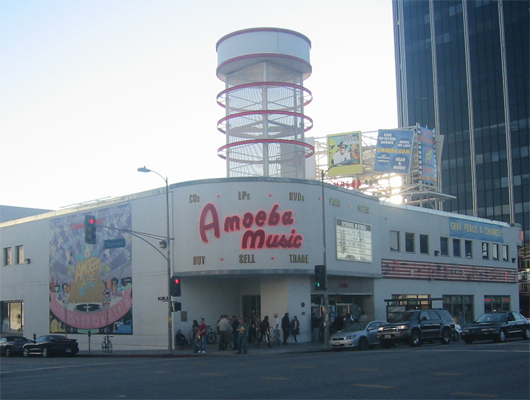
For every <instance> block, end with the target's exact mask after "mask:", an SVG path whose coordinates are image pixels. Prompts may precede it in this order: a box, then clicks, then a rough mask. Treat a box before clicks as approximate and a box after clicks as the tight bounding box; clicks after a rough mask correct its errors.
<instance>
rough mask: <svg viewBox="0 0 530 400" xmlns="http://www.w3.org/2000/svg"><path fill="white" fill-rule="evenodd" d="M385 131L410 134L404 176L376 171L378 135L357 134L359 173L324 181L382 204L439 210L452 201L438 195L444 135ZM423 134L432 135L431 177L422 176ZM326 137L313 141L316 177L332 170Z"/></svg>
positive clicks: (415, 130)
mask: <svg viewBox="0 0 530 400" xmlns="http://www.w3.org/2000/svg"><path fill="white" fill-rule="evenodd" d="M385 131H399V132H404V133H406V131H409V132H410V133H411V135H412V137H413V145H412V150H411V155H410V166H409V168H408V171H407V173H396V172H382V171H380V170H378V169H377V167H376V157H377V154H378V150H379V147H378V139H379V135H380V132H381V131H380V130H378V131H368V132H360V137H361V164H362V172H360V173H356V174H344V175H335V176H332V175H331V174H328V175H327V176H326V178H325V181H326V182H327V183H330V184H333V185H336V186H341V187H343V188H345V189H350V190H356V191H359V192H361V193H364V194H368V195H371V196H376V197H378V198H379V199H381V200H383V201H389V202H393V203H401V204H406V205H414V206H420V207H424V208H430V209H436V210H442V204H443V202H444V201H446V200H451V199H454V198H455V197H454V196H451V195H447V194H444V193H441V190H440V187H441V179H440V176H439V171H441V168H440V162H441V153H442V147H443V136H442V135H434V132H433V131H429V130H427V129H426V128H421V127H420V126H419V125H415V126H410V127H401V128H397V129H394V130H385ZM425 131H428V133H429V134H431V136H432V141H431V147H432V154H429V157H434V158H432V160H433V163H435V165H434V167H435V168H434V169H433V171H432V176H426V175H425V157H426V154H425V153H426V152H425V149H424V146H423V145H424V143H422V140H424V139H423V136H422V134H424V132H425ZM328 137H329V136H327V137H315V138H314V148H315V162H316V177H321V174H322V171H328V170H330V169H331V170H332V168H333V167H332V166H331V165H330V155H329V148H328ZM431 169H432V168H431Z"/></svg>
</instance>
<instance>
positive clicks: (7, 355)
mask: <svg viewBox="0 0 530 400" xmlns="http://www.w3.org/2000/svg"><path fill="white" fill-rule="evenodd" d="M6 357H11V349H10V348H9V347H6Z"/></svg>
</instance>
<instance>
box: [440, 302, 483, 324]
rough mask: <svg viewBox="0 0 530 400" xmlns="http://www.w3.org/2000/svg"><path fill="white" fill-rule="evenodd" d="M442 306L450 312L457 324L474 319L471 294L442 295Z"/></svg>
mask: <svg viewBox="0 0 530 400" xmlns="http://www.w3.org/2000/svg"><path fill="white" fill-rule="evenodd" d="M442 297H443V299H444V300H443V308H444V309H445V310H447V311H449V312H450V313H451V315H452V316H453V319H454V320H455V322H456V323H457V324H460V325H462V324H465V323H470V322H473V321H474V320H475V315H474V311H473V310H474V309H475V306H474V297H473V296H472V295H443V296H442Z"/></svg>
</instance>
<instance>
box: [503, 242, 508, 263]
mask: <svg viewBox="0 0 530 400" xmlns="http://www.w3.org/2000/svg"><path fill="white" fill-rule="evenodd" d="M502 261H508V246H507V245H505V244H503V245H502Z"/></svg>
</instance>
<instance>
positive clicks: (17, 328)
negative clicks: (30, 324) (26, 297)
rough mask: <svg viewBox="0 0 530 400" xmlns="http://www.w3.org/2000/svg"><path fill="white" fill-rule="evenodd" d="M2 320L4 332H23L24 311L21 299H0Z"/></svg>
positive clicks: (0, 318)
mask: <svg viewBox="0 0 530 400" xmlns="http://www.w3.org/2000/svg"><path fill="white" fill-rule="evenodd" d="M0 321H2V329H1V332H2V333H11V332H22V330H23V329H24V313H23V307H22V302H21V301H0Z"/></svg>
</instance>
